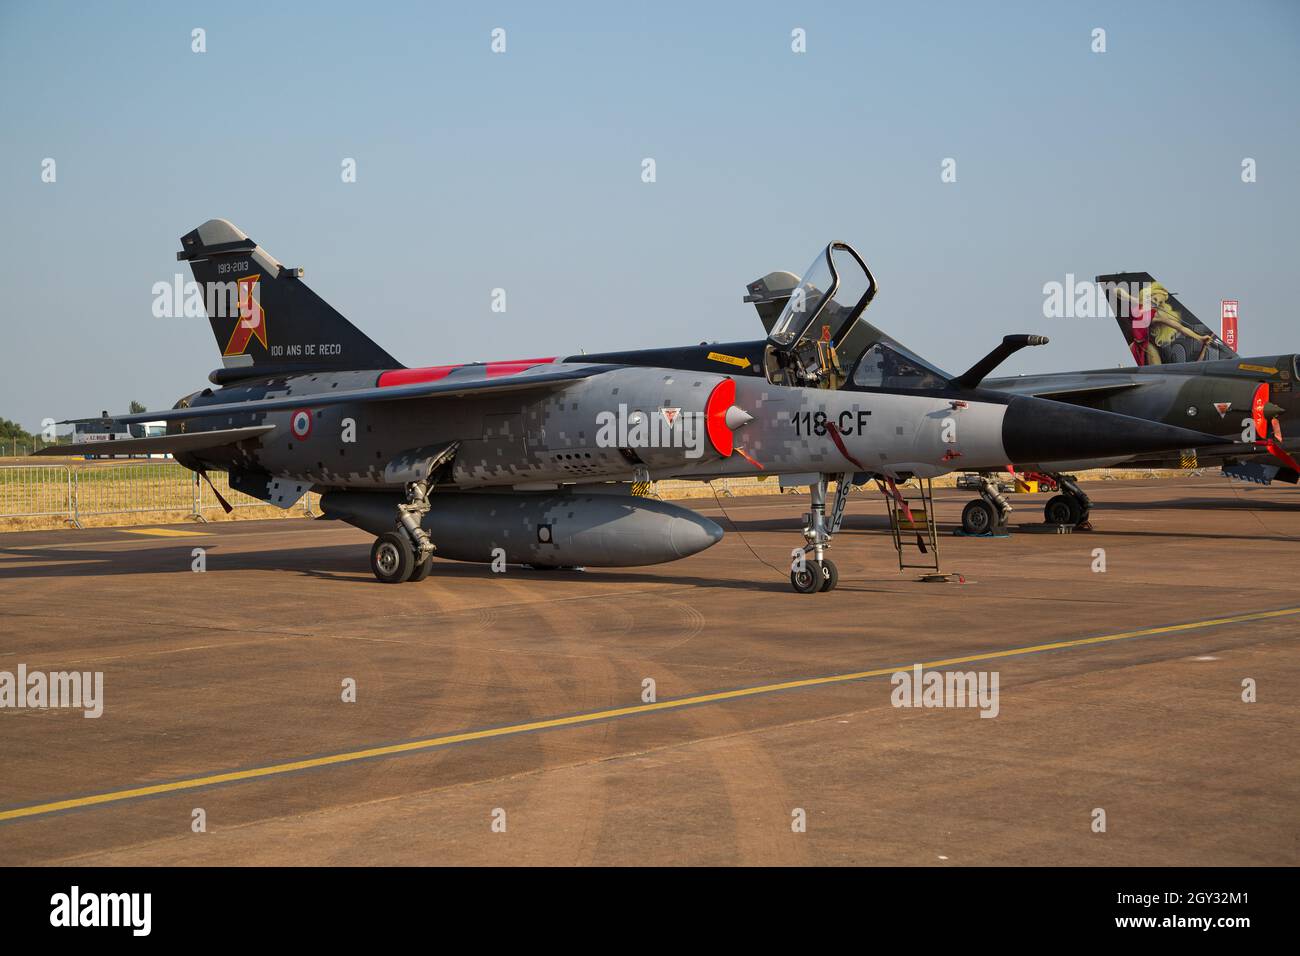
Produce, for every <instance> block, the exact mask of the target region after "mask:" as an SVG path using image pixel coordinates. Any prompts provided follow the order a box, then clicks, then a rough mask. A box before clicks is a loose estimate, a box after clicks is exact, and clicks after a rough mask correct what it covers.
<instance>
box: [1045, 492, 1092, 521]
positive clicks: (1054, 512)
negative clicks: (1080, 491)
mask: <svg viewBox="0 0 1300 956" xmlns="http://www.w3.org/2000/svg"><path fill="white" fill-rule="evenodd" d="M1082 515H1083V509H1082V508H1080V507H1079V502H1077V501H1076V500H1075V499H1073V498H1071V497H1070V496H1069V495H1056V496H1055V497H1053V498H1051V499H1049V500H1048V502H1047V504H1045V505H1044V506H1043V520H1044V521H1046V522H1047V523H1048V524H1069V525H1075V524H1078V523H1079V521H1080V520H1082Z"/></svg>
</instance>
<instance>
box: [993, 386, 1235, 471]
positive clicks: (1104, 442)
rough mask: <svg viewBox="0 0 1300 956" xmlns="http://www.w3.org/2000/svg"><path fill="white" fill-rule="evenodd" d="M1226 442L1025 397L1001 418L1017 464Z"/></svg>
mask: <svg viewBox="0 0 1300 956" xmlns="http://www.w3.org/2000/svg"><path fill="white" fill-rule="evenodd" d="M1223 441H1224V439H1222V438H1217V437H1215V436H1214V435H1208V434H1206V433H1205V432H1198V431H1192V430H1191V429H1188V428H1179V427H1178V426H1176V425H1165V424H1162V423H1161V422H1152V421H1147V420H1146V419H1144V418H1131V417H1130V416H1128V415H1117V414H1115V413H1114V412H1103V411H1099V410H1098V409H1095V408H1084V407H1081V406H1078V405H1068V404H1066V403H1065V402H1054V401H1051V400H1050V399H1045V398H1030V397H1027V396H1023V395H1022V396H1016V397H1015V398H1013V399H1011V402H1010V403H1009V404H1008V405H1007V412H1006V416H1005V417H1004V418H1003V419H1002V447H1003V448H1004V449H1006V452H1007V456H1008V457H1009V458H1010V460H1011V461H1012V462H1013V463H1024V464H1033V463H1036V462H1044V461H1080V460H1083V459H1086V458H1112V457H1118V456H1122V455H1139V454H1143V453H1146V452H1160V451H1177V450H1179V449H1183V448H1195V447H1197V446H1202V445H1216V444H1222V443H1223Z"/></svg>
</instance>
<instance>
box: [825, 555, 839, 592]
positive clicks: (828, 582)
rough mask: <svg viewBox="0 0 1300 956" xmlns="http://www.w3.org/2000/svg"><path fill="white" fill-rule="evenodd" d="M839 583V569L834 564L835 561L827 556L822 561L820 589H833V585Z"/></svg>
mask: <svg viewBox="0 0 1300 956" xmlns="http://www.w3.org/2000/svg"><path fill="white" fill-rule="evenodd" d="M839 583H840V569H839V568H837V567H836V566H835V562H834V561H832V560H831V559H830V558H827V559H826V560H825V561H823V562H822V590H823V591H834V590H835V585H837V584H839Z"/></svg>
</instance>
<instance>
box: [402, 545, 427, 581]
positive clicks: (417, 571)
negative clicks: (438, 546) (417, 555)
mask: <svg viewBox="0 0 1300 956" xmlns="http://www.w3.org/2000/svg"><path fill="white" fill-rule="evenodd" d="M432 570H433V554H432V552H431V553H430V554H429V556H428V557H427V558H425V559H424V560H423V561H415V568H414V570H412V571H411V576H410V577H409V578H407V580H408V581H423V580H424V579H425V578H427V577H428V576H429V572H430V571H432Z"/></svg>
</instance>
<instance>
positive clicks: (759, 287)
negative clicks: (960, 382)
mask: <svg viewBox="0 0 1300 956" xmlns="http://www.w3.org/2000/svg"><path fill="white" fill-rule="evenodd" d="M775 275H777V274H775V273H774V274H773V275H769V276H767V277H765V279H764V280H759V281H758V282H756V283H752V284H751V287H750V292H751V295H750V296H749V297H748V298H747V301H753V302H756V303H762V302H770V301H772V300H773V299H775V298H776V295H774V294H772V293H771V292H770V291H768V294H767V295H763V294H762V293H763V292H764V291H767V290H766V286H767V284H768V283H767V282H766V280H767V279H771V278H773V276H775ZM779 275H780V276H787V274H786V273H780V274H779ZM788 278H789V279H791V280H793V279H794V277H793V276H789V277H788ZM787 288H788V286H787ZM788 294H789V299H788V300H787V301H786V303H785V307H784V309H782V311H781V314H780V316H779V317H778V318H777V319H776V321H775V322H774V323H772V325H771V329H770V331H769V333H768V339H767V341H768V345H767V373H768V378H769V380H770V381H772V382H774V383H777V384H783V385H798V386H802V387H807V388H831V389H835V388H842V387H844V386H846V385H848V383H849V381H850V376H851V381H852V385H851V386H850V387H853V388H861V389H873V388H879V389H898V388H916V389H937V388H944V387H946V386H947V385H948V383H949V380H950V378H951V376H949V375H947V374H946V373H945V372H943V371H941V370H939V369H938V368H936V367H935V366H933V365H931V364H930V363H928V362H926V361H925V360H924V359H922V358H921V357H920V356H918V355H916V354H915V353H914V352H911V351H909V350H908V349H906V348H904V347H903V346H902V345H900V344H899V343H898V342H895V341H894V340H893V339H892V338H890V337H889V336H888V335H886V334H885V333H884V332H882V331H880V329H878V328H876V327H875V326H873V325H871V324H870V323H869V322H867V321H866V320H865V319H863V318H862V313H863V312H864V311H865V310H866V308H867V306H868V305H870V304H871V300H872V299H873V298H875V295H876V280H875V277H874V276H873V275H872V274H871V270H870V269H868V268H867V265H866V263H865V262H863V260H862V257H861V256H859V255H858V254H857V253H856V252H854V251H853V249H852V248H851V247H850V246H849V245H848V244H847V243H844V242H832V243H830V245H828V246H827V247H826V248H825V249H824V250H822V252H821V253H820V254H818V256H817V258H816V259H814V260H813V262H812V265H810V266H809V267H808V270H807V271H806V272H805V273H804V275H803V278H802V280H800V281H799V283H798V285H796V286H795V287H794V289H793V291H791V292H789V293H788ZM760 315H762V311H761V309H760Z"/></svg>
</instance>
